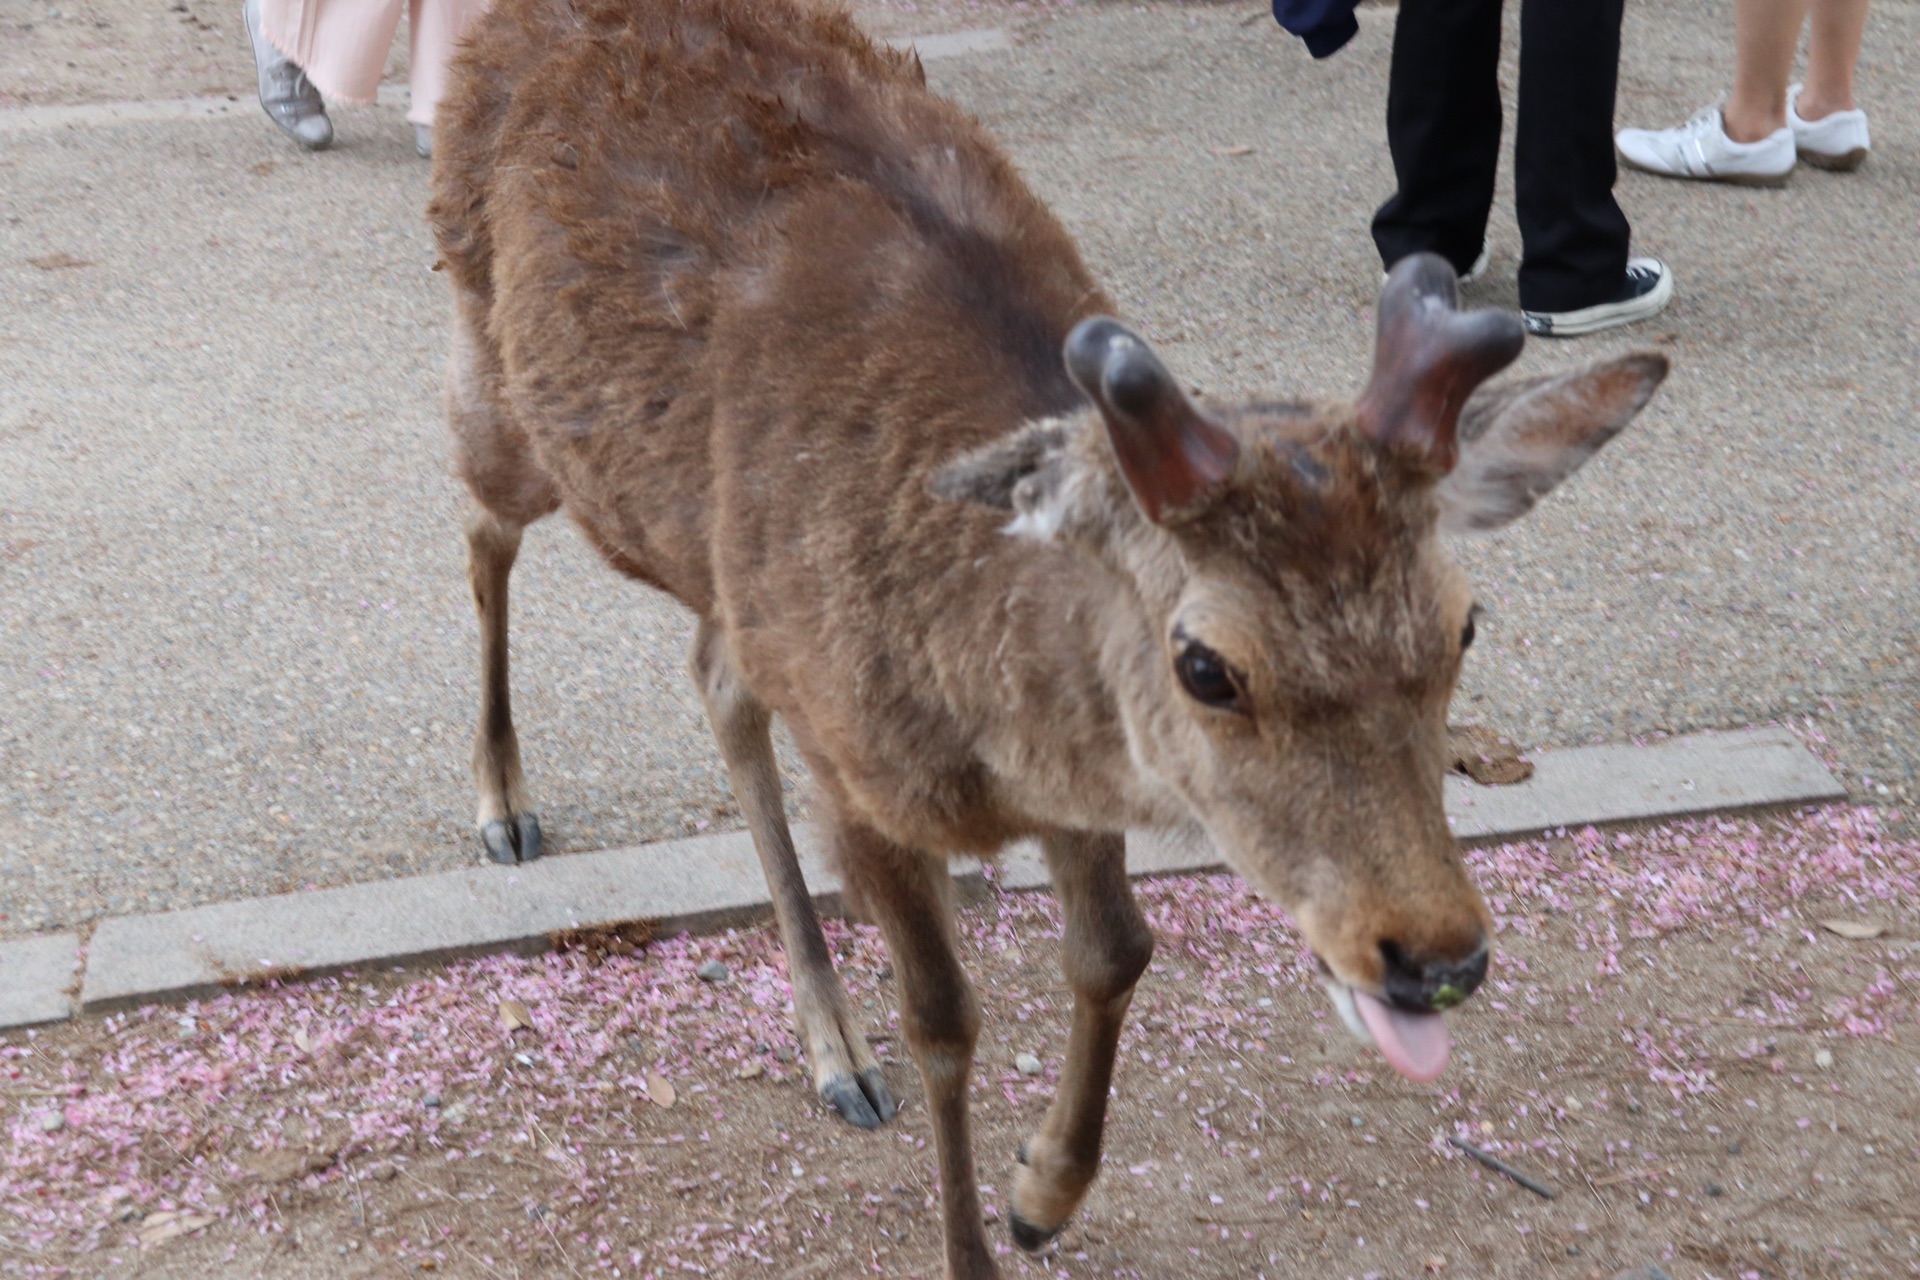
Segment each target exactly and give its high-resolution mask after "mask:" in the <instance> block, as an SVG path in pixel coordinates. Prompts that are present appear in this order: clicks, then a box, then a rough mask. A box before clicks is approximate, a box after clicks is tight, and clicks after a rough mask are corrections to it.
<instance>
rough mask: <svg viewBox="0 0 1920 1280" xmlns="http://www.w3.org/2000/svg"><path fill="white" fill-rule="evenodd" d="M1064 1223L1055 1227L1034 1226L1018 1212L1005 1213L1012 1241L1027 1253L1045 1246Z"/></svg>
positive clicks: (1035, 1251)
mask: <svg viewBox="0 0 1920 1280" xmlns="http://www.w3.org/2000/svg"><path fill="white" fill-rule="evenodd" d="M1066 1225H1067V1224H1066V1223H1064V1222H1063V1223H1061V1224H1060V1225H1059V1226H1057V1227H1050V1228H1049V1227H1036V1226H1034V1225H1033V1224H1032V1223H1031V1222H1028V1221H1027V1220H1026V1219H1025V1218H1023V1217H1021V1216H1020V1215H1019V1213H1018V1212H1015V1213H1010V1214H1008V1215H1007V1226H1008V1228H1009V1229H1010V1230H1011V1231H1012V1232H1013V1242H1014V1243H1015V1244H1017V1245H1019V1246H1020V1247H1021V1248H1022V1249H1025V1250H1026V1251H1027V1252H1028V1253H1038V1252H1040V1251H1041V1250H1042V1249H1044V1248H1046V1247H1047V1246H1048V1245H1049V1244H1051V1243H1052V1242H1053V1238H1054V1237H1055V1236H1057V1235H1059V1234H1060V1232H1061V1231H1062V1230H1063V1229H1064V1228H1065V1227H1066Z"/></svg>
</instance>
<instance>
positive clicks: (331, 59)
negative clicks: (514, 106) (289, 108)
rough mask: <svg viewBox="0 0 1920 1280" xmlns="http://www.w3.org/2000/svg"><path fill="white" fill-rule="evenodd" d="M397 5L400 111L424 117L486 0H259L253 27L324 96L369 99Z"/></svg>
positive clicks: (423, 120)
mask: <svg viewBox="0 0 1920 1280" xmlns="http://www.w3.org/2000/svg"><path fill="white" fill-rule="evenodd" d="M403 8H404V9H405V10H406V11H407V23H408V27H407V48H408V55H409V60H410V61H411V63H412V67H413V71H412V76H411V82H412V89H413V105H412V106H410V107H409V108H408V109H407V119H408V120H410V121H412V122H413V123H414V124H424V125H431V124H432V123H433V109H434V107H435V106H437V105H439V102H440V99H441V97H442V96H444V95H445V93H446V91H447V64H448V63H449V62H451V61H453V54H454V50H455V49H456V48H457V47H458V46H459V43H460V37H461V36H463V35H465V34H466V31H467V27H468V26H469V25H470V24H471V23H472V22H473V20H474V19H475V18H478V17H479V16H480V15H481V14H483V13H485V12H486V11H487V0H261V2H260V28H261V32H262V33H263V34H264V35H265V36H266V37H267V39H268V40H269V41H271V42H272V44H273V47H274V48H276V49H278V50H279V51H280V52H282V53H284V54H286V55H287V56H288V57H289V58H292V59H293V60H294V62H296V63H298V64H299V65H300V66H301V67H302V68H303V69H304V70H305V71H306V73H307V78H308V79H309V80H311V81H313V84H314V87H315V88H317V89H318V90H320V92H321V93H323V94H325V95H326V96H327V97H329V98H336V99H338V100H339V101H341V102H363V103H364V102H372V101H373V95H374V93H375V91H376V90H378V89H379V87H380V74H381V72H383V71H385V70H386V66H387V50H388V49H389V48H391V47H392V46H393V33H394V32H395V31H397V30H399V28H400V13H401V11H402V9H403Z"/></svg>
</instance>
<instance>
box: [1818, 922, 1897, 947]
mask: <svg viewBox="0 0 1920 1280" xmlns="http://www.w3.org/2000/svg"><path fill="white" fill-rule="evenodd" d="M1820 927H1821V928H1822V929H1825V930H1826V931H1827V932H1828V933H1837V934H1839V935H1840V936H1841V937H1843V938H1852V939H1853V940H1854V941H1856V942H1865V941H1866V940H1867V939H1868V938H1877V937H1879V936H1880V935H1881V934H1883V933H1885V932H1886V931H1887V926H1885V925H1883V924H1879V923H1876V922H1875V921H1872V920H1822V921H1821V922H1820Z"/></svg>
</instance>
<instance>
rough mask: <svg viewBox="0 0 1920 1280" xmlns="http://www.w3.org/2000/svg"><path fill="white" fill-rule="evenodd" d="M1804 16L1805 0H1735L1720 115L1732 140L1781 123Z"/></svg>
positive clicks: (1755, 137) (1762, 133) (1756, 137)
mask: <svg viewBox="0 0 1920 1280" xmlns="http://www.w3.org/2000/svg"><path fill="white" fill-rule="evenodd" d="M1806 19H1807V0H1734V6H1733V42H1734V55H1735V66H1734V74H1733V96H1732V97H1731V98H1729V99H1728V100H1727V105H1726V108H1725V110H1724V112H1723V113H1722V115H1723V118H1724V120H1725V123H1726V128H1727V136H1728V137H1729V138H1732V139H1733V140H1734V141H1735V142H1758V141H1760V139H1762V138H1764V137H1766V136H1767V135H1768V134H1771V133H1774V132H1776V131H1778V130H1780V129H1783V128H1785V127H1786V124H1787V81H1788V80H1789V79H1791V78H1792V76H1793V55H1794V53H1795V52H1796V51H1797V50H1798V48H1799V45H1800V26H1801V24H1802V23H1804V22H1805V21H1806Z"/></svg>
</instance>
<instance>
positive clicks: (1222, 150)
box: [1213, 146, 1253, 159]
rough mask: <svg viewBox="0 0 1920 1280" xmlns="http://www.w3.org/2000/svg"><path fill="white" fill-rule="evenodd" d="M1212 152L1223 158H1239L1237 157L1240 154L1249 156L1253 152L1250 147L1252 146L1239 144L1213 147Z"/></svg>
mask: <svg viewBox="0 0 1920 1280" xmlns="http://www.w3.org/2000/svg"><path fill="white" fill-rule="evenodd" d="M1213 154H1215V155H1217V156H1221V157H1223V158H1228V159H1238V158H1239V157H1241V156H1250V155H1252V154H1253V148H1252V147H1246V146H1241V147H1215V148H1214V149H1213Z"/></svg>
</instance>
